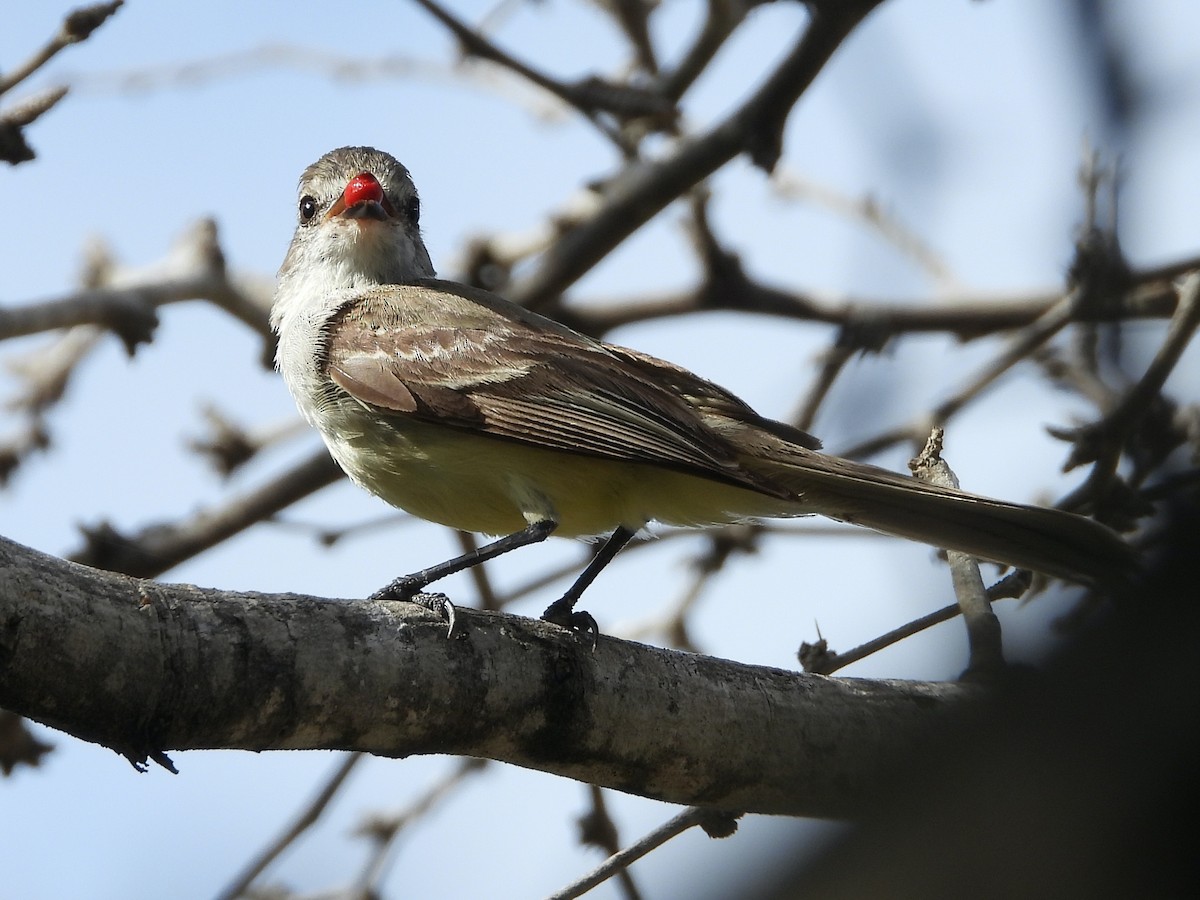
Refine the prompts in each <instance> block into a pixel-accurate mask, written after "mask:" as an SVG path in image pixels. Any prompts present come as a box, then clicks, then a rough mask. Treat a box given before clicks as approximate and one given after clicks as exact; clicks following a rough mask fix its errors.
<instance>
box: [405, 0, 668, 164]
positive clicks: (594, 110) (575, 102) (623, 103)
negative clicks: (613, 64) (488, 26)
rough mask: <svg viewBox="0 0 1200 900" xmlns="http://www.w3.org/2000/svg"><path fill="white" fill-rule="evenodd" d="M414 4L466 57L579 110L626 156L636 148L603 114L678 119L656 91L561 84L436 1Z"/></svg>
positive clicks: (592, 81) (596, 82) (588, 82)
mask: <svg viewBox="0 0 1200 900" xmlns="http://www.w3.org/2000/svg"><path fill="white" fill-rule="evenodd" d="M414 2H416V3H417V5H419V6H421V7H423V8H424V9H425V10H426V11H427V12H429V14H430V15H432V16H433V17H434V18H435V19H437V20H438V21H439V22H441V23H442V24H443V25H444V26H446V28H447V29H448V30H449V31H450V33H451V34H453V35H454V37H455V39H456V40H457V41H458V42H459V45H460V46H461V47H462V52H463V53H464V54H465V55H467V56H474V57H478V58H479V59H484V60H487V61H488V62H491V63H495V64H496V65H498V66H501V67H503V68H505V69H508V70H509V71H511V72H513V73H515V74H517V75H519V76H520V77H521V78H524V79H525V80H526V81H528V82H530V83H531V84H535V85H537V86H538V87H540V88H541V89H542V90H544V91H546V92H548V93H550V94H552V95H554V96H555V97H557V98H558V99H559V100H561V101H562V102H563V103H565V104H567V105H568V106H571V107H573V108H574V109H576V110H578V112H579V113H580V114H581V115H583V116H584V118H586V119H587V120H588V121H589V122H591V123H592V124H593V125H595V126H596V127H597V128H598V129H599V130H600V131H601V133H602V134H604V135H605V136H606V137H608V138H609V139H610V140H612V141H613V143H614V144H616V145H617V146H618V147H620V148H621V150H622V152H623V153H625V154H626V156H632V155H633V154H634V152H635V147H634V146H633V145H632V144H630V143H629V141H627V140H626V139H625V138H624V136H623V135H622V134H621V132H620V130H619V129H617V128H613V127H612V126H610V125H609V124H608V123H607V122H606V121H605V120H604V118H603V114H608V115H611V116H614V117H615V118H617V120H618V121H625V120H627V119H631V118H637V119H652V120H657V121H659V122H661V123H663V124H664V125H666V124H669V123H670V122H673V121H674V119H675V115H676V113H675V109H674V105H673V104H672V103H671V102H670V100H669V99H667V98H665V97H663V96H662V95H661V94H659V93H657V92H655V91H652V90H647V89H646V88H640V87H637V86H634V85H624V84H617V83H614V82H611V81H606V80H604V79H602V78H599V77H595V76H593V77H591V78H585V79H583V80H582V81H578V82H575V83H570V84H569V83H566V82H563V81H559V80H558V79H555V78H551V77H550V76H549V75H546V74H544V73H542V72H539V71H537V70H536V69H534V68H533V67H532V66H530V65H528V64H526V63H524V62H521V61H520V60H518V59H517V58H516V57H514V56H512V55H511V54H509V53H507V52H505V51H504V50H501V49H500V48H499V47H497V46H496V45H495V44H493V43H492V42H491V41H490V40H488V39H487V38H486V37H484V36H483V35H482V34H480V33H479V32H477V31H475V30H474V29H472V28H469V27H468V26H467V25H466V24H465V23H463V22H462V21H461V20H459V19H458V18H457V17H456V16H454V15H453V14H451V13H450V12H449V11H448V10H447V9H445V8H444V7H442V6H441V5H440V4H438V3H436V2H435V0H414Z"/></svg>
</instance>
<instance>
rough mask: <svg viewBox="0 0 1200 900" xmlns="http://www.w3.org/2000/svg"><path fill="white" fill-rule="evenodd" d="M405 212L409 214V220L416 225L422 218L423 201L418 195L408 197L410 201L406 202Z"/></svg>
mask: <svg viewBox="0 0 1200 900" xmlns="http://www.w3.org/2000/svg"><path fill="white" fill-rule="evenodd" d="M404 214H405V215H406V216H408V221H409V223H410V224H412V225H416V224H417V223H418V222H419V221H420V219H421V201H420V199H419V198H417V196H416V195H413V196H412V197H409V198H408V202H407V203H405V204H404Z"/></svg>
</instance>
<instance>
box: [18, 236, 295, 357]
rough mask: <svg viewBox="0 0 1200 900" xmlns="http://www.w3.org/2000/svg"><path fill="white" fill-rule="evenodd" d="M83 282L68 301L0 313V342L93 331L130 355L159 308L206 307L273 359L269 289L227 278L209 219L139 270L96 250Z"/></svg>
mask: <svg viewBox="0 0 1200 900" xmlns="http://www.w3.org/2000/svg"><path fill="white" fill-rule="evenodd" d="M84 282H85V284H84V288H83V289H82V290H80V291H77V292H75V293H73V294H70V295H68V296H66V297H58V298H53V299H49V300H41V301H36V302H31V303H27V304H24V305H22V306H10V307H5V308H3V309H0V340H4V339H7V338H13V337H20V336H23V335H29V334H37V333H39V332H42V331H52V330H55V329H60V328H69V327H72V326H75V325H84V324H92V325H98V326H102V327H105V328H108V329H110V330H112V331H113V332H114V333H116V334H117V336H118V337H120V338H121V340H122V341H123V342H124V343H125V347H126V350H128V351H129V352H130V353H132V352H133V351H134V349H135V348H136V347H137V345H138V344H140V343H144V342H148V341H149V340H150V339H151V337H152V335H153V330H154V327H155V325H157V316H156V313H155V310H156V308H157V307H159V306H163V305H165V304H168V303H178V302H180V301H184V300H208V301H210V302H211V303H213V304H214V305H216V306H218V307H220V308H221V309H223V310H225V311H226V312H228V313H229V314H230V315H232V316H234V317H235V318H237V319H239V320H240V321H242V322H243V323H245V324H246V325H247V326H249V327H250V328H251V329H253V330H254V331H256V332H258V333H259V334H261V335H262V336H263V339H264V341H266V342H269V343H270V344H271V352H272V353H273V352H274V338H273V337H272V336H271V333H270V328H269V326H268V324H267V310H268V309H269V308H270V300H271V294H272V293H273V291H274V285H273V283H271V282H268V281H267V279H251V278H233V277H230V276H229V275H228V274H227V272H226V270H225V256H224V253H223V252H222V250H221V246H220V243H219V240H218V235H217V224H216V222H214V221H213V220H212V219H207V218H205V219H200V220H198V221H197V222H196V223H195V224H194V225H192V226H191V227H190V228H188V229H187V230H186V231H185V232H184V233H183V234H182V235H180V237H179V238H178V239H177V240H176V242H175V245H174V246H173V247H172V248H171V250H170V251H169V253H168V254H167V255H166V256H165V257H164V258H163V259H162V260H159V261H157V262H154V263H151V264H149V265H145V266H138V267H133V266H120V265H117V264H116V263H115V262H114V261H113V260H112V259H111V258H110V257H109V255H108V250H107V249H106V248H105V247H103V246H102V245H99V244H97V245H95V246H93V247H92V248H90V250H89V253H88V259H87V263H86V271H85V275H84Z"/></svg>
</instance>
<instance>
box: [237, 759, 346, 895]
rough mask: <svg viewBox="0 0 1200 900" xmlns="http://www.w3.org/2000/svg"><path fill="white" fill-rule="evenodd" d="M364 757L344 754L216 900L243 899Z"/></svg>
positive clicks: (320, 812) (315, 816)
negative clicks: (283, 825) (289, 821)
mask: <svg viewBox="0 0 1200 900" xmlns="http://www.w3.org/2000/svg"><path fill="white" fill-rule="evenodd" d="M365 756H366V754H365V753H362V752H353V753H347V754H345V756H343V758H342V760H341V762H339V763H338V765H337V768H335V769H334V770H333V773H332V774H331V775H330V776H329V778H328V779H327V780H326V782H325V784H324V785H323V786H322V787H321V789H320V790H319V791H317V793H316V795H315V796H314V797H313V798H312V800H310V801H309V803H308V805H307V806H305V807H304V809H303V810H301V812H300V815H299V816H297V817H296V820H295V821H294V822H292V823H291V824H290V825H289V826H288V827H287V828H285V829H284V830H283V831H282V832H280V834H279V835H278V836H276V838H275V839H274V840H273V841H271V843H269V844H268V845H267V846H266V847H264V848H263V849H262V850H260V851H259V853H258V855H257V856H255V857H254V859H252V860H251V861H250V862H249V863H248V864H247V865H246V867H245V868H244V869H243V870H242V871H241V872H240V873H239V874H238V876H237V877H236V878H234V879H233V881H231V882H230V883H229V884H228V885H226V886H225V889H224V890H222V891H221V892H220V893H219V894H217V900H237V898H238V897H241V896H243V895H244V894H245V893H246V889H247V888H249V887H250V884H251V883H252V882H253V881H254V879H255V878H257V877H258V876H259V875H261V874H262V873H263V871H264V870H265V869H266V868H267V866H269V865H270V864H271V863H273V862H274V861H275V860H276V859H278V858H279V856H280V854H282V853H283V851H285V850H286V849H287V848H288V847H290V846H291V845H292V844H294V843H295V842H296V840H297V839H298V838H299V837H300V836H301V835H302V834H304V832H306V831H308V829H309V828H311V827H312V826H313V825H315V824H316V823H317V821H318V820H319V819H320V818H321V815H322V814H323V813H324V812H325V810H326V808H328V806H329V804H330V802H331V801H332V800H333V798H334V797H335V796H337V793H338V791H340V790H341V788H342V785H343V784H345V782H346V778H347V777H348V776H349V775H350V773H351V772H352V771H353V770H354V767H355V766H357V765H358V764H359V763H360V762H362V760H363V758H364V757H365Z"/></svg>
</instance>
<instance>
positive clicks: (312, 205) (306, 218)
mask: <svg viewBox="0 0 1200 900" xmlns="http://www.w3.org/2000/svg"><path fill="white" fill-rule="evenodd" d="M316 214H317V201H316V199H315V198H313V197H310V196H308V195H307V194H305V195H304V196H303V197H301V198H300V224H301V225H308V224H309V223H310V222H312V220H313V216H315V215H316Z"/></svg>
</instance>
